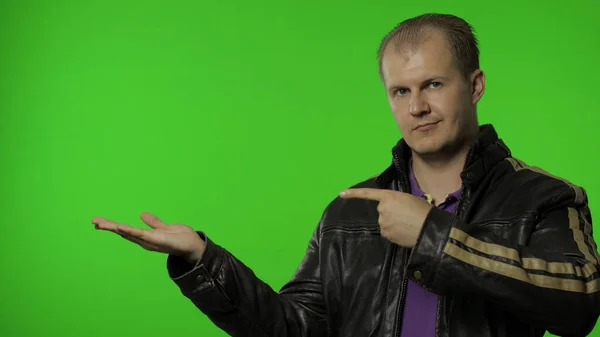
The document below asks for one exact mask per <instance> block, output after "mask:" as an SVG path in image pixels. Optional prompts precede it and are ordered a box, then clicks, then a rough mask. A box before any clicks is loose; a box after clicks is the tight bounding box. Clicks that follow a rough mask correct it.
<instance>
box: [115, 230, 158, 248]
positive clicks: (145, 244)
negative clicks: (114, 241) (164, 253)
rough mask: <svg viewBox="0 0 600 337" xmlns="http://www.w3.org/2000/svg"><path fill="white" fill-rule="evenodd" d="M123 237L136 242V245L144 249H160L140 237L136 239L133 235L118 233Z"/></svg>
mask: <svg viewBox="0 0 600 337" xmlns="http://www.w3.org/2000/svg"><path fill="white" fill-rule="evenodd" d="M119 235H120V236H121V237H122V238H123V239H125V240H127V241H129V242H133V243H135V244H137V245H138V246H140V247H142V248H144V249H146V250H151V251H160V249H158V246H156V245H153V244H151V243H149V242H147V241H144V240H142V239H138V238H136V237H133V236H129V235H126V234H119Z"/></svg>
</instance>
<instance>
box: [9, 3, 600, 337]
mask: <svg viewBox="0 0 600 337" xmlns="http://www.w3.org/2000/svg"><path fill="white" fill-rule="evenodd" d="M430 11H437V12H447V13H453V14H457V15H459V16H462V17H464V18H465V19H466V20H467V21H469V22H471V23H472V24H473V25H474V26H475V28H476V31H477V33H478V37H479V39H480V41H481V53H482V56H481V63H482V68H483V69H484V71H486V73H487V92H486V94H485V96H484V98H483V100H482V101H481V103H480V108H479V111H480V112H479V113H480V119H481V122H482V123H493V124H494V125H495V126H496V128H497V130H498V132H499V133H500V135H501V137H502V138H504V140H505V141H506V142H507V144H508V145H509V146H510V147H511V148H512V150H513V153H514V155H515V156H516V157H518V158H520V159H522V160H524V161H526V162H527V163H529V164H533V165H536V166H540V167H542V168H544V169H546V170H547V171H549V172H551V173H553V174H556V175H559V176H562V177H564V178H566V179H569V180H571V181H572V182H574V183H576V184H579V185H582V186H584V187H585V188H586V189H587V192H588V195H589V198H590V205H591V209H592V214H595V212H600V180H599V179H598V176H597V172H596V171H597V164H598V159H597V156H595V155H594V150H595V149H596V148H597V146H598V145H599V144H600V141H599V138H600V137H599V136H598V131H597V130H598V127H597V125H596V123H597V122H598V120H599V119H598V112H599V111H600V106H599V105H600V104H599V103H598V89H599V86H598V77H599V76H600V71H599V70H598V69H599V68H598V66H597V60H598V59H600V34H599V33H598V32H599V31H600V21H599V20H598V19H597V18H598V14H600V6H599V5H598V2H596V1H591V0H589V1H569V2H568V4H567V5H565V4H561V5H558V4H555V5H552V4H550V3H549V2H547V1H532V2H529V3H527V2H526V1H502V2H501V3H499V4H496V5H491V4H488V5H482V2H479V1H466V2H456V1H452V2H450V1H427V2H415V1H412V2H401V1H389V0H386V1H383V0H380V1H375V2H371V1H363V2H349V1H314V0H310V1H301V2H300V1H251V2H250V1H224V2H223V3H222V4H217V2H208V1H169V2H166V1H145V2H142V1H140V2H136V1H114V0H112V1H6V0H4V1H2V2H0V112H1V115H0V117H1V123H0V154H1V157H0V158H1V159H0V160H1V163H0V170H1V171H0V172H1V174H0V198H1V200H0V214H1V217H0V219H1V225H2V227H1V230H2V231H1V234H0V240H1V242H0V243H1V245H0V249H1V251H0V263H1V268H0V270H1V272H2V283H1V291H2V299H1V300H0V335H1V336H89V337H92V336H129V337H133V336H175V335H184V334H185V335H190V336H191V335H198V336H225V334H224V333H223V332H221V331H220V330H218V329H217V328H216V327H214V326H213V324H212V323H211V322H210V321H209V320H208V319H207V318H206V317H205V316H204V315H203V314H202V313H201V312H199V311H198V310H197V309H195V307H194V306H193V305H192V304H191V303H190V302H189V301H188V300H187V299H186V298H184V297H183V296H182V295H181V294H180V293H179V290H178V288H177V287H176V286H175V284H174V283H172V282H171V281H170V280H169V278H168V275H167V272H166V268H165V256H164V255H161V254H157V253H151V252H146V251H144V250H142V249H141V248H139V247H137V246H135V245H133V244H131V243H129V242H127V241H125V240H123V239H121V238H120V237H118V236H116V235H111V234H110V233H106V232H97V231H94V229H93V225H92V224H91V223H90V220H91V219H92V217H93V216H95V215H100V216H104V217H108V218H111V219H114V220H116V221H119V222H123V223H129V224H133V225H136V226H142V225H143V224H142V223H141V221H140V220H139V214H140V213H141V212H143V211H150V212H154V213H155V214H156V215H158V216H159V217H161V218H162V219H163V220H164V221H165V222H168V223H176V222H177V223H186V224H190V225H192V226H193V227H194V228H196V229H201V230H204V231H206V232H207V234H208V235H209V236H210V237H211V238H212V239H213V240H215V241H216V242H217V243H219V244H221V245H223V246H225V247H226V248H228V249H229V250H230V251H231V252H233V253H234V254H235V255H236V256H237V257H238V258H240V259H241V260H242V261H244V262H245V263H246V264H247V265H249V266H250V267H251V268H253V270H254V271H255V272H256V273H257V274H258V275H259V276H260V277H261V278H262V279H263V280H265V281H266V282H268V283H269V284H270V285H271V286H272V287H273V288H275V289H278V288H279V287H280V286H281V285H282V284H283V283H284V282H286V280H287V279H288V278H289V277H290V276H291V274H292V273H293V271H294V270H295V268H296V266H297V264H298V263H299V262H300V259H301V257H302V255H303V253H304V250H305V247H306V244H307V242H308V239H309V237H310V235H311V233H312V231H313V229H314V227H315V225H316V224H317V221H318V220H319V217H320V215H321V212H322V211H323V209H324V208H325V206H326V205H327V203H328V202H329V201H330V200H332V199H333V198H334V197H335V196H336V194H337V193H338V192H339V191H340V190H341V189H343V188H346V187H348V186H350V185H352V184H354V183H356V182H359V181H362V180H364V179H366V178H368V177H371V176H373V175H375V174H378V173H379V172H381V171H382V170H383V169H384V168H385V167H386V166H387V165H388V164H389V163H390V161H391V157H390V149H391V147H392V146H393V145H394V143H395V142H396V141H397V139H398V138H399V137H400V134H399V131H398V129H397V127H396V125H395V123H394V120H393V118H392V115H391V113H390V111H389V107H388V106H387V101H386V98H385V94H384V91H383V90H382V85H381V83H380V82H379V79H378V76H377V63H376V59H375V53H376V50H377V47H378V44H379V41H380V39H381V38H382V37H383V35H384V34H385V33H386V32H387V31H389V30H390V29H391V28H392V27H393V26H394V25H395V24H396V23H398V22H399V21H401V20H403V19H406V18H408V17H411V16H414V15H418V14H421V13H423V12H430ZM599 230H600V229H598V227H597V226H596V231H599ZM596 237H598V236H597V234H596ZM595 334H596V335H599V336H600V328H598V329H596V332H595Z"/></svg>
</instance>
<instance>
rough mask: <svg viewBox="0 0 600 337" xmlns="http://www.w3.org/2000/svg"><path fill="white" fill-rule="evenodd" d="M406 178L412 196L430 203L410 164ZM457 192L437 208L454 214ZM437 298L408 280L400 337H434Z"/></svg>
mask: <svg viewBox="0 0 600 337" xmlns="http://www.w3.org/2000/svg"><path fill="white" fill-rule="evenodd" d="M408 167H409V172H408V177H409V181H410V188H411V191H412V195H414V196H417V197H420V198H423V199H425V200H427V201H429V202H431V197H430V196H429V195H428V194H426V193H425V192H423V191H422V190H421V188H419V184H418V183H417V179H416V178H415V175H414V174H413V171H412V162H411V163H409V165H408ZM461 192H462V191H461V190H458V191H456V192H454V193H452V194H449V195H448V196H447V197H446V200H444V202H442V203H440V204H439V205H438V206H437V207H438V208H440V209H443V210H445V211H447V212H450V213H454V211H455V210H456V207H457V206H458V200H459V199H460V196H461ZM437 300H438V296H437V295H436V294H434V293H431V292H429V291H427V290H425V289H423V287H421V286H420V285H418V284H416V283H415V282H413V281H411V280H408V287H407V289H406V298H405V302H404V317H403V319H402V332H401V333H400V336H401V337H417V336H419V337H421V336H422V337H434V336H435V328H436V324H437V322H436V317H437Z"/></svg>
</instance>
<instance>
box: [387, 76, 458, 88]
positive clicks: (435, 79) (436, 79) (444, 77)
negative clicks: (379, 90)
mask: <svg viewBox="0 0 600 337" xmlns="http://www.w3.org/2000/svg"><path fill="white" fill-rule="evenodd" d="M440 80H443V81H448V80H450V78H448V77H446V76H442V75H439V76H438V75H436V76H431V77H429V78H427V79H426V80H424V81H422V82H421V84H425V83H431V82H435V81H440ZM407 87H408V86H407V85H404V84H397V83H393V84H390V86H389V87H388V88H387V89H388V90H390V89H398V88H407Z"/></svg>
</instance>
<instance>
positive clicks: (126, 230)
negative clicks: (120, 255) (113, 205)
mask: <svg viewBox="0 0 600 337" xmlns="http://www.w3.org/2000/svg"><path fill="white" fill-rule="evenodd" d="M115 233H117V234H125V235H127V236H131V237H135V238H138V239H142V240H146V241H147V240H148V234H149V233H150V230H148V229H141V228H137V227H133V226H127V225H117V226H116V228H115Z"/></svg>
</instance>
